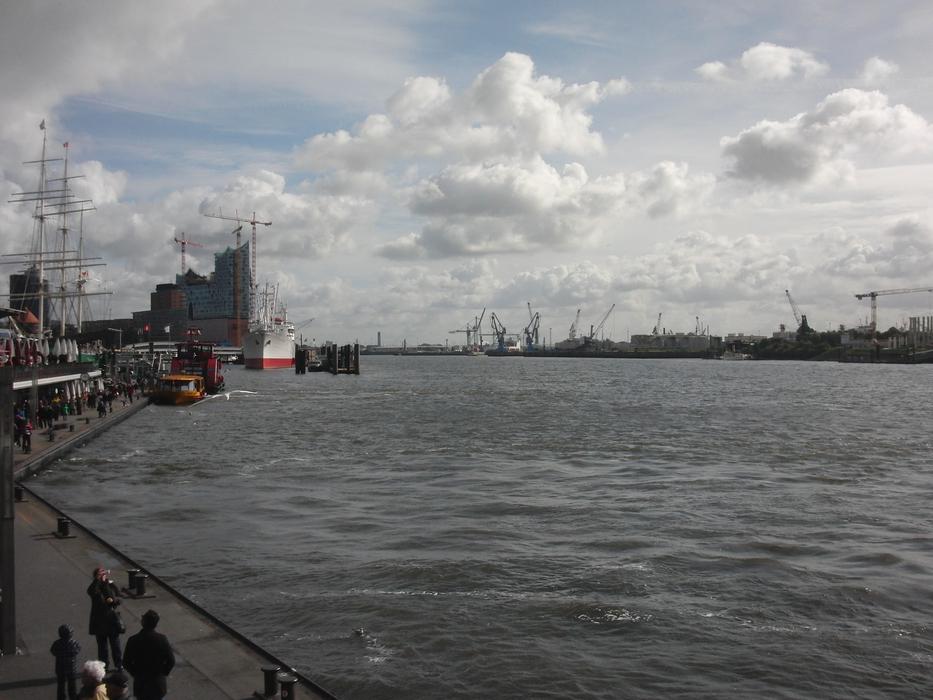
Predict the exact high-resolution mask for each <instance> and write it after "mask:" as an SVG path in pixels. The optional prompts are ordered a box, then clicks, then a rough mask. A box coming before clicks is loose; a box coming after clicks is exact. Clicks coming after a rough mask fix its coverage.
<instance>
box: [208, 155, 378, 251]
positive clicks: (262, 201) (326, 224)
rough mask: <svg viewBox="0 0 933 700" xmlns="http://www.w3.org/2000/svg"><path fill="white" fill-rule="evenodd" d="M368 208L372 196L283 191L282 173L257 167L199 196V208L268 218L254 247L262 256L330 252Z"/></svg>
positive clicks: (368, 212)
mask: <svg viewBox="0 0 933 700" xmlns="http://www.w3.org/2000/svg"><path fill="white" fill-rule="evenodd" d="M371 207H372V202H371V200H369V199H368V198H366V197H359V196H356V195H347V194H339V193H338V194H329V193H327V192H309V193H294V192H288V191H286V187H285V178H284V177H283V176H282V175H280V174H278V173H274V172H271V171H268V170H260V171H257V172H255V173H253V174H250V175H240V176H237V177H236V178H234V179H233V180H232V181H231V182H229V183H228V184H227V186H226V187H224V188H223V189H222V190H219V191H212V192H211V193H210V194H209V195H207V196H205V197H204V198H203V199H202V200H201V202H200V203H199V205H198V211H200V213H201V214H216V213H218V212H223V214H224V215H226V216H233V215H234V213H235V212H237V211H238V212H239V216H240V217H241V218H249V217H250V216H251V215H252V213H253V212H255V213H256V218H257V219H259V220H265V221H271V222H272V226H271V228H269V229H265V227H260V233H259V240H257V245H256V247H257V250H259V251H262V255H263V256H264V257H266V256H268V257H271V258H274V259H277V260H288V259H293V258H295V257H300V258H303V259H317V258H321V257H324V256H326V255H328V254H330V253H331V252H332V251H333V249H334V248H335V246H337V245H338V244H340V243H342V242H345V240H346V239H347V237H348V236H349V234H350V233H351V232H352V231H353V230H355V229H356V227H358V226H364V225H365V224H366V223H367V222H368V221H369V220H370V218H371V216H372V211H371ZM232 227H233V226H232V225H231V226H230V227H229V228H232ZM269 232H274V235H272V234H271V233H269Z"/></svg>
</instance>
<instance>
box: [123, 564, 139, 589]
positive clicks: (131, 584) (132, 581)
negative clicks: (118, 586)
mask: <svg viewBox="0 0 933 700" xmlns="http://www.w3.org/2000/svg"><path fill="white" fill-rule="evenodd" d="M126 575H127V576H128V577H129V578H128V580H127V584H126V588H127V590H129V591H133V590H136V577H137V576H139V569H127V570H126Z"/></svg>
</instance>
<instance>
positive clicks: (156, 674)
mask: <svg viewBox="0 0 933 700" xmlns="http://www.w3.org/2000/svg"><path fill="white" fill-rule="evenodd" d="M158 624H159V613H157V612H156V611H155V610H147V611H146V612H145V613H143V617H142V625H143V628H142V630H141V631H139V632H137V633H136V634H134V635H133V636H132V637H130V638H129V639H127V640H126V652H125V653H124V655H123V662H124V665H125V667H126V670H127V671H129V672H130V673H131V674H132V675H133V695H135V696H136V698H137V700H161V698H163V697H165V693H166V692H167V684H166V676H168V674H169V673H171V671H172V669H173V668H174V667H175V655H174V654H173V653H172V647H171V646H170V645H169V643H168V639H167V638H166V636H165V635H164V634H159V633H158V632H156V631H155V628H156V625H158Z"/></svg>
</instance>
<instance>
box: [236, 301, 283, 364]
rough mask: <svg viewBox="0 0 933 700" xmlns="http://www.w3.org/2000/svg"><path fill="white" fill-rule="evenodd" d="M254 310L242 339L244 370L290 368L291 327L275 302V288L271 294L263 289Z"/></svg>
mask: <svg viewBox="0 0 933 700" xmlns="http://www.w3.org/2000/svg"><path fill="white" fill-rule="evenodd" d="M258 311H259V313H258V316H257V318H256V319H255V320H254V321H253V322H251V323H250V326H249V333H247V334H246V336H244V338H243V364H244V365H245V366H246V368H247V369H275V368H279V367H294V366H295V324H294V323H290V322H289V320H288V317H287V315H286V311H285V305H284V304H280V303H279V302H278V287H276V288H274V289H272V290H271V291H270V290H269V288H268V286H267V287H266V290H265V291H264V292H263V294H262V303H261V304H260V305H259V309H258Z"/></svg>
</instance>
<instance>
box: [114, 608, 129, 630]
mask: <svg viewBox="0 0 933 700" xmlns="http://www.w3.org/2000/svg"><path fill="white" fill-rule="evenodd" d="M110 626H111V628H112V629H113V631H114V632H117V633H119V634H123V633H124V632H126V625H125V624H124V622H123V618H122V617H121V616H120V613H119V611H117V610H116V609H114V608H110Z"/></svg>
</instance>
